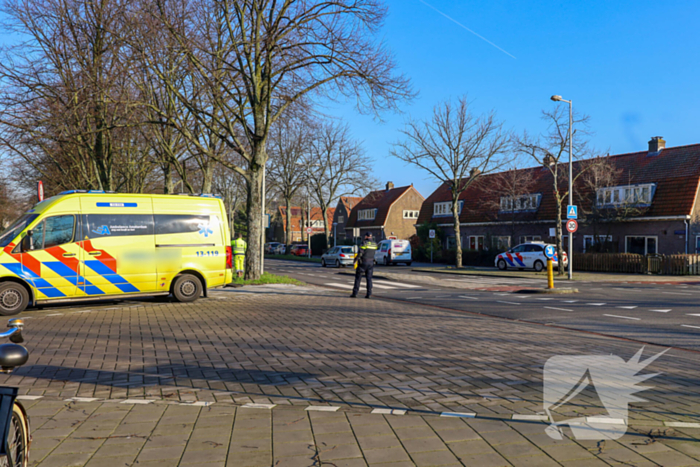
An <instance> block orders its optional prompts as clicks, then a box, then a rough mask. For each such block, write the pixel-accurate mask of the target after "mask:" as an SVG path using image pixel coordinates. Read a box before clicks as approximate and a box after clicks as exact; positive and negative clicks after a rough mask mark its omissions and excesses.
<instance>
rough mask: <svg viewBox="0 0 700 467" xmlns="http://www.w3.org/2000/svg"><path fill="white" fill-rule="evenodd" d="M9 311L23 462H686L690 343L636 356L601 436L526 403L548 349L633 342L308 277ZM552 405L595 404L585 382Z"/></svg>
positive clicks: (695, 397) (693, 371) (623, 348)
mask: <svg viewBox="0 0 700 467" xmlns="http://www.w3.org/2000/svg"><path fill="white" fill-rule="evenodd" d="M27 317H28V318H29V319H28V320H27V329H26V332H25V335H26V338H27V343H26V345H27V347H28V348H29V350H30V362H29V363H28V364H27V365H26V366H25V367H22V368H21V369H19V370H17V372H16V373H15V374H13V375H11V376H3V377H2V378H1V379H0V384H7V385H17V386H19V387H20V388H21V392H22V393H24V394H25V400H24V401H23V403H24V404H25V405H26V406H27V407H29V412H30V415H31V416H32V424H33V427H34V429H35V431H34V433H35V443H34V445H33V455H32V462H33V464H34V465H41V466H59V465H65V466H69V465H106V466H112V465H115V466H118V465H138V466H142V465H164V466H165V465H173V466H175V465H183V466H184V465H209V464H211V465H240V466H248V465H251V466H258V465H260V466H263V465H264V466H271V465H274V466H284V465H303V466H307V465H308V466H312V465H316V466H320V465H336V466H343V465H347V466H354V465H380V464H382V463H388V462H391V463H393V464H392V465H395V466H397V467H398V466H402V465H421V466H422V465H475V466H479V465H485V466H489V465H567V466H568V465H571V466H578V465H580V466H585V465H618V464H619V465H669V466H670V465H700V444H699V443H698V442H697V440H698V438H700V424H699V423H700V395H699V394H698V390H697V382H698V380H697V358H698V355H697V354H696V353H692V352H687V351H680V350H676V349H672V350H670V351H668V352H667V353H666V354H664V355H663V356H662V357H660V358H659V360H657V361H656V362H654V363H653V364H651V365H650V366H649V367H648V368H646V369H645V370H644V372H645V373H646V372H649V373H653V372H662V374H661V375H659V376H657V377H655V378H654V379H652V380H650V381H648V382H647V383H646V385H647V386H650V389H648V390H646V391H644V392H643V393H641V394H640V396H641V397H643V398H644V399H646V400H647V401H648V402H635V403H633V404H631V405H630V414H629V420H628V423H629V430H628V434H626V435H625V436H623V437H622V438H620V439H619V440H617V441H613V440H607V441H600V440H592V441H582V440H576V439H573V437H572V436H571V432H570V431H568V429H566V430H565V432H564V434H565V438H564V439H563V440H561V441H555V440H553V439H551V438H550V437H549V436H547V434H546V433H545V431H544V430H545V428H547V426H548V425H547V424H545V423H543V422H542V421H541V420H540V419H541V418H543V417H542V415H543V403H542V384H543V383H542V371H543V365H544V364H545V362H546V361H547V360H548V358H550V357H552V356H557V355H609V354H614V355H618V356H620V357H622V358H623V359H624V360H629V359H630V358H631V357H632V356H633V355H634V354H635V353H636V352H637V351H638V350H639V347H640V345H639V344H637V343H631V342H626V341H623V340H619V339H612V338H604V337H600V336H595V335H589V334H585V333H580V332H575V331H565V330H561V329H553V328H548V327H546V326H537V325H531V324H525V323H514V322H507V321H503V320H499V319H494V318H488V317H478V316H472V315H468V314H461V313H452V312H447V311H442V310H436V309H432V308H430V307H425V306H421V305H405V304H398V303H395V302H391V301H384V300H372V301H368V300H354V301H353V300H349V299H347V298H346V297H345V296H344V295H340V294H337V293H334V292H331V291H327V290H323V289H319V288H313V287H299V288H296V287H266V288H244V289H233V290H231V289H227V290H224V291H220V292H214V293H212V296H211V298H209V299H206V300H200V301H198V302H196V303H194V304H177V303H170V302H168V301H164V300H153V301H146V302H138V303H130V302H123V303H121V304H118V305H96V306H94V307H89V308H86V307H82V308H68V307H63V308H53V309H50V310H49V309H46V310H41V311H32V312H30V313H28V315H27ZM663 350H665V349H664V348H661V347H656V346H647V347H646V349H645V351H644V358H646V357H648V356H650V355H653V354H657V353H659V352H660V351H663ZM27 396H29V397H31V398H34V400H31V399H27ZM72 398H78V400H67V399H72ZM93 399H94V400H93ZM247 404H248V405H249V404H274V405H275V407H274V408H272V409H269V408H249V407H244V406H246V405H247ZM309 406H326V407H328V406H331V407H338V409H337V411H336V412H318V411H308V410H306V409H307V408H308V407H309ZM257 407H261V406H259V405H258V406H257ZM262 407H265V406H262ZM377 409H379V411H380V412H387V411H398V412H396V413H401V411H406V414H405V415H390V414H384V413H371V412H372V411H373V410H377ZM446 412H450V413H460V414H473V415H469V416H468V417H469V418H462V417H459V418H454V417H444V416H441V414H444V413H446ZM555 415H556V416H557V417H562V418H576V417H594V416H605V415H606V409H605V407H604V406H603V405H602V404H601V402H600V400H599V399H598V398H597V395H596V393H595V392H594V391H592V390H590V389H589V390H586V391H583V392H582V393H581V394H579V396H577V398H576V400H575V401H574V400H572V401H570V402H569V403H567V404H564V405H563V406H561V407H559V408H558V409H557V410H556V411H555ZM514 418H515V419H514ZM518 418H519V419H518ZM671 425H674V426H671Z"/></svg>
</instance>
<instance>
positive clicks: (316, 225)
mask: <svg viewBox="0 0 700 467" xmlns="http://www.w3.org/2000/svg"><path fill="white" fill-rule="evenodd" d="M311 227H313V228H315V229H319V228H321V227H323V221H315V220H312V221H311Z"/></svg>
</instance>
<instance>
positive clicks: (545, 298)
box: [537, 297, 554, 300]
mask: <svg viewBox="0 0 700 467" xmlns="http://www.w3.org/2000/svg"><path fill="white" fill-rule="evenodd" d="M537 300H554V299H553V298H550V297H542V298H538V299H537Z"/></svg>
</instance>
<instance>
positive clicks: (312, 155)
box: [305, 122, 377, 244]
mask: <svg viewBox="0 0 700 467" xmlns="http://www.w3.org/2000/svg"><path fill="white" fill-rule="evenodd" d="M305 165H306V166H307V167H306V171H307V173H308V186H309V189H310V191H311V194H312V196H313V198H314V200H315V201H316V202H317V203H318V206H319V207H320V208H321V213H322V215H323V230H324V233H325V235H326V244H328V242H329V239H330V226H329V225H328V209H329V208H331V207H332V206H335V205H336V204H338V200H339V199H340V197H341V196H350V195H357V194H358V193H363V192H367V191H369V190H370V189H371V188H372V187H373V186H376V184H377V182H376V180H374V177H372V176H371V175H370V174H371V173H372V165H371V160H370V159H369V158H368V157H367V156H366V154H365V151H364V149H362V145H361V143H360V142H359V141H355V140H353V139H352V136H351V135H350V129H349V127H348V126H347V125H341V124H337V123H333V122H327V123H324V124H321V125H320V126H319V127H318V128H317V130H316V132H315V135H314V136H313V138H312V140H311V149H310V152H309V157H308V158H307V163H306V164H305Z"/></svg>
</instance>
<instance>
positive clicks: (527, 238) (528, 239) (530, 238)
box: [520, 235, 542, 243]
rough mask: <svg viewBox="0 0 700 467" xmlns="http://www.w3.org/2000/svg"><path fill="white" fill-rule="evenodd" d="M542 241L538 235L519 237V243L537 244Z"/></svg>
mask: <svg viewBox="0 0 700 467" xmlns="http://www.w3.org/2000/svg"><path fill="white" fill-rule="evenodd" d="M540 240H542V237H540V236H539V235H521V236H520V243H530V242H537V241H540Z"/></svg>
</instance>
